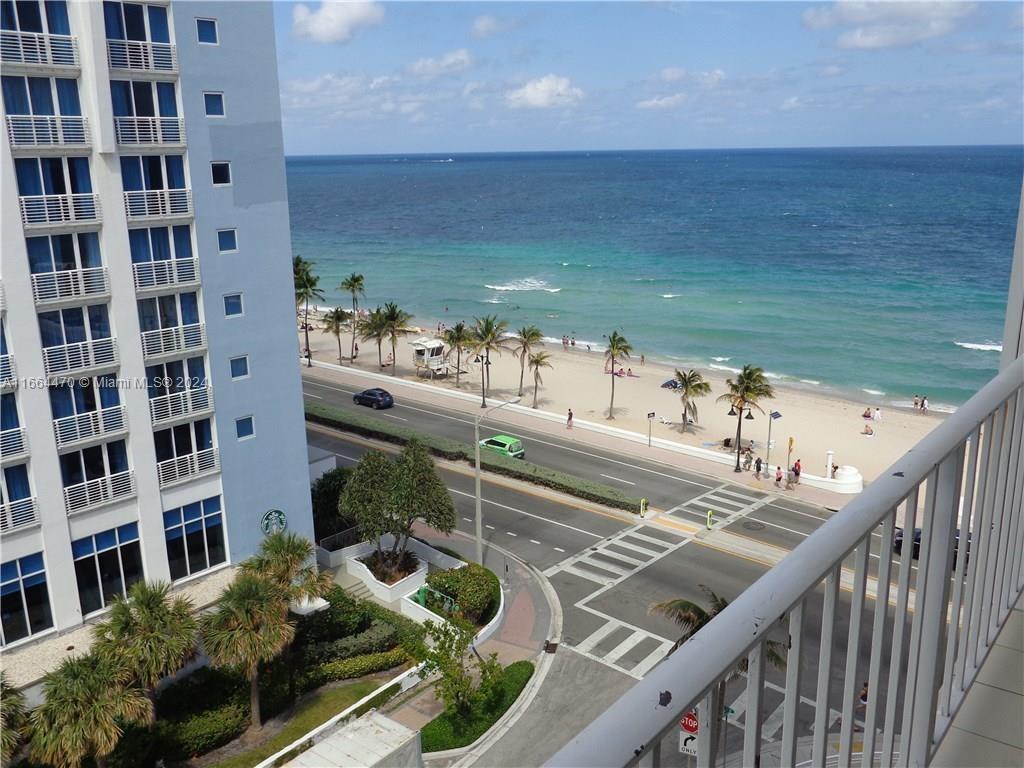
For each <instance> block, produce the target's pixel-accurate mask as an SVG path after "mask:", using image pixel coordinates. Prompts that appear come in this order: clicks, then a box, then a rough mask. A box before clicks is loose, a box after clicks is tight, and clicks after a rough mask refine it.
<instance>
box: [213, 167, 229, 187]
mask: <svg viewBox="0 0 1024 768" xmlns="http://www.w3.org/2000/svg"><path fill="white" fill-rule="evenodd" d="M210 172H211V174H212V175H213V183H214V185H215V186H223V185H225V184H230V183H231V163H224V162H218V163H210Z"/></svg>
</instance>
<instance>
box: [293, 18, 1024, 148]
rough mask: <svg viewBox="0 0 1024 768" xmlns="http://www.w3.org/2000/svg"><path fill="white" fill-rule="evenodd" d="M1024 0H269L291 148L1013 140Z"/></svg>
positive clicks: (1018, 117)
mask: <svg viewBox="0 0 1024 768" xmlns="http://www.w3.org/2000/svg"><path fill="white" fill-rule="evenodd" d="M1022 8H1024V5H1022V4H1021V3H1009V2H1006V3H1003V2H976V3H971V2H929V1H928V0H914V1H913V2H904V3H883V2H853V1H852V0H841V1H840V2H833V3H789V2H758V3H732V2H703V3H662V2H654V3H645V2H603V3H591V2H565V3H546V2H520V3H504V2H423V1H421V2H402V3H378V2H325V3H318V2H307V3H290V2H278V3H275V8H274V14H275V24H276V30H277V47H278V60H279V64H280V80H281V103H282V108H283V113H284V134H285V148H286V151H287V153H288V154H367V153H406V152H409V153H411V152H440V153H445V152H474V151H506V150H507V151H519V150H557V149H655V148H715V147H805V146H877V145H921V144H1019V143H1021V141H1022V130H1024V128H1022V126H1024V121H1022V114H1021V109H1022V98H1024V97H1022V92H1024V85H1022V69H1024V66H1022V63H1024V54H1022V37H1024V17H1022Z"/></svg>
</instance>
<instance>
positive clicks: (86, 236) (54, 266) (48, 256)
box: [25, 232, 103, 296]
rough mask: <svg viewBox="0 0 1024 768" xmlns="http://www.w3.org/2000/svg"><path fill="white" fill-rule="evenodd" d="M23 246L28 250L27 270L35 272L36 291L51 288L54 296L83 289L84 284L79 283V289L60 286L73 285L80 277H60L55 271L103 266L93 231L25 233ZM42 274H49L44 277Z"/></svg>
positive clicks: (47, 290) (80, 291)
mask: <svg viewBox="0 0 1024 768" xmlns="http://www.w3.org/2000/svg"><path fill="white" fill-rule="evenodd" d="M25 246H26V250H27V251H28V268H29V271H30V272H31V273H32V274H33V275H37V277H36V278H35V280H33V282H34V283H35V284H36V286H37V290H38V291H45V292H46V293H47V294H49V293H50V292H51V291H52V292H53V293H54V295H57V296H67V295H80V294H82V293H87V292H88V287H87V285H83V286H82V289H81V290H79V291H73V290H70V289H64V290H62V288H63V287H64V285H65V284H68V283H70V284H74V285H76V286H77V285H78V283H79V282H81V281H75V280H60V279H58V278H59V275H58V273H60V272H66V271H68V270H72V269H97V268H99V267H102V266H103V259H102V258H101V257H100V239H99V236H98V235H97V233H96V232H79V233H78V234H77V235H73V234H70V233H68V234H61V235H49V236H42V237H27V238H25ZM43 275H52V277H51V278H45V277H42V276H43ZM64 277H68V276H67V275H65V276H64ZM83 277H86V276H83ZM86 283H88V281H86Z"/></svg>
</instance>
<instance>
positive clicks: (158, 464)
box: [0, 0, 313, 648]
mask: <svg viewBox="0 0 1024 768" xmlns="http://www.w3.org/2000/svg"><path fill="white" fill-rule="evenodd" d="M272 10H273V9H272V5H271V4H270V3H265V2H219V3H215V2H174V3H170V2H159V1H157V2H149V3H127V2H67V3H66V2H63V0H50V1H48V2H44V1H43V0H27V1H24V0H22V1H19V2H11V1H10V0H2V2H0V12H2V18H0V22H2V75H3V94H2V95H3V99H2V102H3V103H2V109H3V123H4V132H5V134H6V136H5V140H4V141H3V148H2V150H0V152H2V163H0V165H2V169H0V194H2V212H0V234H2V245H3V249H2V264H0V284H2V294H0V297H2V298H0V302H2V344H3V348H2V350H0V353H2V358H0V382H2V405H3V412H2V443H0V464H2V467H0V473H2V478H0V480H2V481H0V495H2V499H0V501H2V506H0V571H2V573H0V644H2V645H3V646H4V647H7V648H10V647H12V645H14V644H22V643H27V642H32V641H33V640H35V639H38V638H39V637H42V636H45V635H49V634H53V633H56V632H61V631H65V630H68V629H71V628H73V627H76V626H78V625H80V624H81V623H82V622H83V621H84V620H87V619H88V618H90V617H92V616H95V615H101V614H102V612H103V611H104V610H105V609H106V607H107V606H108V605H109V603H110V601H111V600H112V598H113V596H114V595H117V594H121V593H123V592H124V591H125V590H126V589H127V588H128V587H129V586H130V585H131V584H132V583H134V582H135V581H138V580H140V579H145V580H149V581H155V580H162V581H170V582H172V583H174V584H179V583H182V582H184V581H186V580H191V579H199V578H203V577H204V576H205V575H208V574H210V573H212V572H214V571H215V570H218V569H221V568H224V567H227V566H229V565H230V564H232V563H237V562H238V561H240V560H242V559H244V558H245V557H247V556H248V555H250V554H252V553H253V552H254V551H255V549H256V548H257V547H258V546H259V542H260V540H261V539H262V538H263V536H264V529H265V528H266V527H267V526H265V525H264V523H265V522H266V523H272V524H276V525H280V524H281V522H282V521H285V522H286V524H287V527H288V529H289V530H293V531H296V532H297V533H299V534H302V535H304V536H307V537H309V538H312V535H313V530H312V518H311V512H310V500H309V480H308V472H307V467H306V445H305V433H304V422H303V414H302V394H301V384H300V378H299V372H298V368H297V365H296V360H297V354H298V349H297V342H296V335H295V326H294V318H295V315H294V301H293V292H292V287H291V245H290V233H289V224H288V202H287V193H286V186H285V174H284V150H283V144H282V136H281V112H280V102H279V95H278V80H277V61H276V53H275V46H274V29H273V19H272ZM268 513H269V514H268ZM280 513H283V515H282V514H280Z"/></svg>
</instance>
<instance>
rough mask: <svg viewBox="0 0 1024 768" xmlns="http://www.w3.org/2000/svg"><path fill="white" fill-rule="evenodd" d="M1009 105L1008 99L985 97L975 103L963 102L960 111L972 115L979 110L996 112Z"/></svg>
mask: <svg viewBox="0 0 1024 768" xmlns="http://www.w3.org/2000/svg"><path fill="white" fill-rule="evenodd" d="M1006 106H1007V103H1006V99H1003V98H999V97H995V98H991V99H985V100H983V101H978V102H975V103H973V104H963V105H962V106H961V107H960V112H962V113H963V114H964V115H970V114H974V113H977V112H994V111H996V110H1000V109H1003V108H1005V107H1006Z"/></svg>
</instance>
